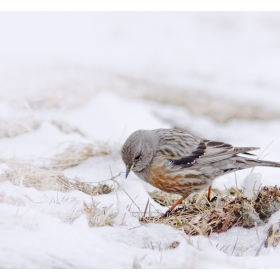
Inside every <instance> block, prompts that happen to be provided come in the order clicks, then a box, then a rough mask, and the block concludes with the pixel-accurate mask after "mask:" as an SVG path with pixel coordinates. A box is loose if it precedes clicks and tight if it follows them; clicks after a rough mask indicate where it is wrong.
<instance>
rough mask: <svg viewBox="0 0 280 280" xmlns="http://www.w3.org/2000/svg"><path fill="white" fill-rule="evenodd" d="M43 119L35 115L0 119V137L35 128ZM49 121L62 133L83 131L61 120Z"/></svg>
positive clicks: (18, 133) (30, 130)
mask: <svg viewBox="0 0 280 280" xmlns="http://www.w3.org/2000/svg"><path fill="white" fill-rule="evenodd" d="M43 121H44V120H43V119H42V118H41V117H38V116H36V115H28V116H22V117H18V118H12V119H9V120H0V138H3V137H8V138H11V137H15V136H18V135H21V134H24V133H27V132H33V131H35V130H37V129H38V128H39V127H40V125H41V124H42V122H43ZM50 123H51V124H53V125H54V126H56V127H57V128H58V129H59V130H60V131H61V132H62V133H75V132H76V133H79V134H81V135H82V136H84V135H83V133H82V132H81V131H80V130H79V129H78V128H77V127H75V126H72V125H70V124H68V123H67V122H64V121H62V120H50Z"/></svg>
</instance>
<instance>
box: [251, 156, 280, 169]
mask: <svg viewBox="0 0 280 280" xmlns="http://www.w3.org/2000/svg"><path fill="white" fill-rule="evenodd" d="M246 163H247V167H246V168H250V167H255V166H269V167H280V162H275V161H266V160H258V159H248V158H246Z"/></svg>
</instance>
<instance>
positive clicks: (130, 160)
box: [122, 130, 158, 178]
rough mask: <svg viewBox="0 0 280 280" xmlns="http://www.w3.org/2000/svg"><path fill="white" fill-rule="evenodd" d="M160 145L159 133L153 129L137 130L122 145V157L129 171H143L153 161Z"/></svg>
mask: <svg viewBox="0 0 280 280" xmlns="http://www.w3.org/2000/svg"><path fill="white" fill-rule="evenodd" d="M157 145H158V137H157V134H156V133H155V132H154V131H153V130H137V131H135V132H133V133H132V134H131V135H130V136H129V137H128V139H127V140H126V141H125V143H124V145H123V147H122V159H123V162H124V163H125V165H126V175H125V177H126V178H127V176H128V174H129V172H130V171H131V170H133V171H134V172H141V171H143V170H144V169H145V168H146V167H147V166H148V165H149V164H150V163H151V161H152V159H153V156H154V154H155V153H156V149H157Z"/></svg>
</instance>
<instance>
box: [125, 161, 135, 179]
mask: <svg viewBox="0 0 280 280" xmlns="http://www.w3.org/2000/svg"><path fill="white" fill-rule="evenodd" d="M133 168H134V163H133V164H132V165H130V166H129V165H127V166H126V172H125V179H126V178H127V176H128V174H129V172H130V171H131V170H132V169H133Z"/></svg>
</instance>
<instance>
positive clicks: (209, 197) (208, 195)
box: [207, 186, 212, 201]
mask: <svg viewBox="0 0 280 280" xmlns="http://www.w3.org/2000/svg"><path fill="white" fill-rule="evenodd" d="M211 193H212V186H210V187H209V188H208V193H207V199H208V201H211Z"/></svg>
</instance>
